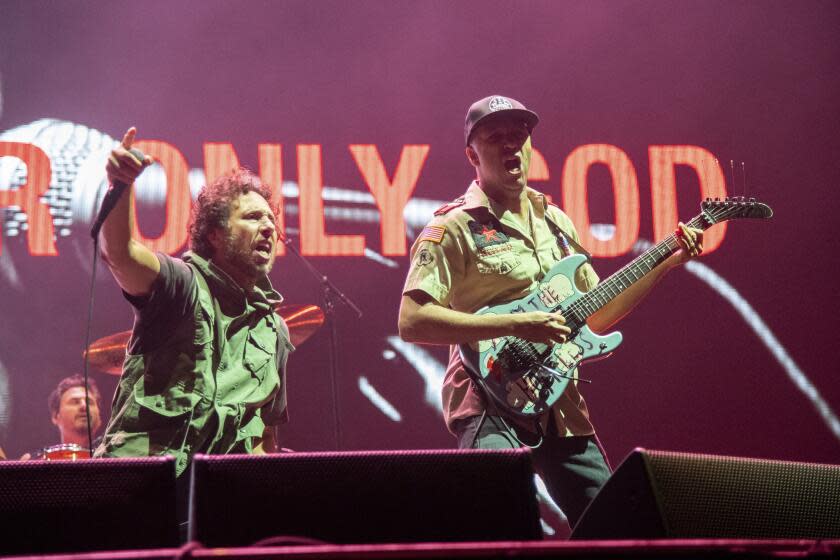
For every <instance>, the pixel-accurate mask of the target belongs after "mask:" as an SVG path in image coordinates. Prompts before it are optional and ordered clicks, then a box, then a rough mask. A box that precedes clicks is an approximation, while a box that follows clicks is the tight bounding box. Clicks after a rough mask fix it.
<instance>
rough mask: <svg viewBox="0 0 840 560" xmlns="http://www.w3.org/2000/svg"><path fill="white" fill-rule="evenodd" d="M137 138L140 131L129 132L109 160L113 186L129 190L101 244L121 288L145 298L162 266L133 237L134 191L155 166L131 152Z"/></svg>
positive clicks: (103, 232)
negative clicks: (141, 177)
mask: <svg viewBox="0 0 840 560" xmlns="http://www.w3.org/2000/svg"><path fill="white" fill-rule="evenodd" d="M136 134H137V129H135V128H134V127H131V128H129V129H128V131H127V132H126V133H125V136H123V139H122V142H121V143H120V145H119V146H118V147H117V148H115V149H114V150H113V151H112V152H111V155H110V156H109V158H108V165H107V166H106V167H105V171H106V172H107V174H108V182H109V183H110V184H111V185H114V184H115V183H124V184H126V185H129V188H128V189H126V190H125V191H124V192H123V194H122V196H121V197H120V199H119V200H118V201H117V204H116V206H114V209H113V210H112V211H111V213H110V214H109V215H108V218H107V219H106V220H105V222H104V223H103V224H102V230H101V232H100V234H99V241H100V248H101V251H102V258H103V259H105V262H107V263H108V267H109V268H110V269H111V273H112V274H113V275H114V278H115V279H116V281H117V284H119V285H120V287H121V288H122V289H123V290H124V291H125V292H127V293H128V294H131V295H133V296H144V295H147V294H148V293H149V291H150V290H151V287H152V283H153V282H154V281H155V278H157V275H158V273H159V272H160V262H159V261H158V259H157V257H156V256H155V254H154V253H152V252H151V251H150V250H149V249H147V248H146V247H144V246H143V245H141V244H140V243H139V242H137V241H136V240H134V239H132V237H131V232H132V230H133V229H134V228H133V226H134V223H133V222H134V218H133V216H132V214H131V211H130V210H131V206H130V202H131V194H130V193H131V187H132V186H133V184H134V180H135V179H137V176H138V175H140V173H142V172H143V170H144V169H145V168H146V167H148V166H149V165H151V164H152V162H153V160H152V158H151V157H149V156H145V157H144V158H143V160H142V161H140V160H138V159H137V157H136V156H135V155H134V154H132V153H131V152H130V151H129V150H130V149H131V145H132V144H133V143H134V136H135V135H136ZM112 188H113V187H112Z"/></svg>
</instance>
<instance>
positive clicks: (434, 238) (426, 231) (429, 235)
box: [417, 226, 446, 243]
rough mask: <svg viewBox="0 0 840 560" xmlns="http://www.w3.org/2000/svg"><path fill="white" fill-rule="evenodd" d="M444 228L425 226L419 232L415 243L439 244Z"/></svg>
mask: <svg viewBox="0 0 840 560" xmlns="http://www.w3.org/2000/svg"><path fill="white" fill-rule="evenodd" d="M445 231H446V228H445V227H443V226H426V227H424V228H423V231H421V232H420V237H418V238H417V241H431V242H432V243H440V242H441V240H442V239H443V232H445Z"/></svg>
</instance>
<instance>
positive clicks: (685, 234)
mask: <svg viewBox="0 0 840 560" xmlns="http://www.w3.org/2000/svg"><path fill="white" fill-rule="evenodd" d="M674 237H676V238H677V242H678V243H679V244H680V247H682V250H681V251H677V252H676V253H674V254H673V255H672V256H671V257H669V258H668V260H667V261H665V262H666V263H668V265H669V266H670V267H674V266H679V265H681V264H684V263H686V262H688V261H689V260H691V259H693V258H695V257H699V256H700V254H701V253H702V252H703V230H701V229H697V228H692V227H688V226H686V225H685V224H684V223H682V222H680V223H679V224H677V229H676V231H674Z"/></svg>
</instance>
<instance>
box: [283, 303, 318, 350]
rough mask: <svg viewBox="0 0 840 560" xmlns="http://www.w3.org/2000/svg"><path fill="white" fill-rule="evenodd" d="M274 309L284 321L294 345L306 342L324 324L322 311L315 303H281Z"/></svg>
mask: <svg viewBox="0 0 840 560" xmlns="http://www.w3.org/2000/svg"><path fill="white" fill-rule="evenodd" d="M274 310H275V311H276V312H277V313H278V314H279V315H280V316H281V317H283V320H284V321H286V326H288V327H289V338H291V339H292V340H291V342H292V344H293V345H294V346H300V345H301V344H303V343H304V342H306V339H308V338H309V337H310V336H312V335H313V334H315V331H317V330H318V329H319V328H321V325H323V324H324V311H323V310H322V309H321V308H320V307H318V306H317V305H299V304H293V303H290V304H285V305H282V304H281V305H276V306H275V307H274Z"/></svg>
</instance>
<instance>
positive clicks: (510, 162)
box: [503, 156, 522, 173]
mask: <svg viewBox="0 0 840 560" xmlns="http://www.w3.org/2000/svg"><path fill="white" fill-rule="evenodd" d="M503 163H504V166H505V169H507V170H508V171H509V172H511V173H520V172H521V171H522V169H521V167H520V165H521V164H520V162H519V158H518V157H516V156H512V157H509V158H506V159H505V161H504V162H503Z"/></svg>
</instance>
